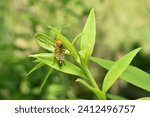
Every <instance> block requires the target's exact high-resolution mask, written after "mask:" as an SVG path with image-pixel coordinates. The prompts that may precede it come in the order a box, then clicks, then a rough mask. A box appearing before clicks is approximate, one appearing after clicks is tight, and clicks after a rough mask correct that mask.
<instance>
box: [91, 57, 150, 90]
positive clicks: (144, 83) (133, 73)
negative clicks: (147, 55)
mask: <svg viewBox="0 0 150 117" xmlns="http://www.w3.org/2000/svg"><path fill="white" fill-rule="evenodd" d="M91 60H92V61H93V62H96V63H97V64H98V65H100V66H102V67H103V68H105V69H108V70H109V69H110V68H111V67H112V66H113V64H114V63H115V62H112V61H110V60H105V59H100V58H96V57H91ZM121 78H122V79H123V80H125V81H127V82H129V83H131V84H133V85H135V86H137V87H140V88H142V89H144V90H147V91H150V74H148V73H146V72H144V71H142V70H141V69H139V68H137V67H134V66H128V67H127V69H126V70H125V71H124V72H123V74H122V75H121Z"/></svg>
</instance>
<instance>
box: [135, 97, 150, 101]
mask: <svg viewBox="0 0 150 117" xmlns="http://www.w3.org/2000/svg"><path fill="white" fill-rule="evenodd" d="M137 100H150V97H142V98H138V99H137Z"/></svg>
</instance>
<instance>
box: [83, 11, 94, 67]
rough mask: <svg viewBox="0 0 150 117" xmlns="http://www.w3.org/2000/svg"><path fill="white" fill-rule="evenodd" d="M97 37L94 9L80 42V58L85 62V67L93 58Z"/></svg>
mask: <svg viewBox="0 0 150 117" xmlns="http://www.w3.org/2000/svg"><path fill="white" fill-rule="evenodd" d="M95 36H96V24H95V13H94V9H92V10H91V11H90V14H89V16H88V19H87V21H86V23H85V26H84V28H83V35H82V37H81V41H80V56H82V58H81V59H83V60H82V61H84V63H83V65H84V66H85V65H86V64H87V62H88V60H89V58H90V57H91V54H92V52H93V48H94V44H95Z"/></svg>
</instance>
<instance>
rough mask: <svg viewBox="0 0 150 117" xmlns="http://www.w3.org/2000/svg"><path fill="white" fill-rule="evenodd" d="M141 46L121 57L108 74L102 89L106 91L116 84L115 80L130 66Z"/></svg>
mask: <svg viewBox="0 0 150 117" xmlns="http://www.w3.org/2000/svg"><path fill="white" fill-rule="evenodd" d="M140 49H141V48H137V49H135V50H133V51H131V52H130V53H128V54H126V55H125V56H123V57H122V58H120V59H119V60H118V61H117V62H115V63H114V65H113V66H112V67H111V68H110V69H109V71H108V73H107V74H106V76H105V78H104V81H103V85H102V91H103V92H104V93H106V92H107V91H108V89H109V88H110V87H111V86H112V85H113V84H114V82H115V81H116V80H117V79H118V78H119V76H120V75H121V74H122V73H123V72H124V70H125V69H126V68H127V67H128V65H129V64H130V62H131V61H132V59H133V58H134V56H135V55H136V54H137V53H138V52H139V50H140Z"/></svg>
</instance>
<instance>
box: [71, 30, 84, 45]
mask: <svg viewBox="0 0 150 117" xmlns="http://www.w3.org/2000/svg"><path fill="white" fill-rule="evenodd" d="M82 35H83V32H81V33H79V34H78V35H77V36H76V37H75V38H74V39H73V41H72V45H74V44H75V42H76V41H77V40H78V39H79V38H80V37H81V36H82Z"/></svg>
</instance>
